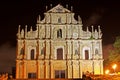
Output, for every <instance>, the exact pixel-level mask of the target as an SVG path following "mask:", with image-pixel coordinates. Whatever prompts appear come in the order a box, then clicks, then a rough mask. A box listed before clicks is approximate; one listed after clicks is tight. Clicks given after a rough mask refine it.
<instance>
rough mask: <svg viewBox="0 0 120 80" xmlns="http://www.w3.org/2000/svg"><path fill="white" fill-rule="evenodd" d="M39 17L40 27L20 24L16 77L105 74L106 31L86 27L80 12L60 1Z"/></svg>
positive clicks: (61, 76) (38, 77) (51, 77)
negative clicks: (103, 39) (104, 39)
mask: <svg viewBox="0 0 120 80" xmlns="http://www.w3.org/2000/svg"><path fill="white" fill-rule="evenodd" d="M44 14H45V17H44V19H43V20H41V18H40V16H39V17H38V19H37V24H36V30H33V29H32V27H31V28H30V30H28V28H27V26H25V30H24V29H21V28H20V26H19V29H18V33H17V37H18V38H17V54H16V79H19V78H22V79H23V78H24V79H28V78H37V79H54V78H81V77H82V75H83V73H85V72H90V73H93V74H95V75H98V74H103V56H102V39H101V38H102V33H101V29H100V26H98V29H94V27H93V26H92V31H89V29H88V28H87V30H86V31H83V29H82V26H83V25H82V21H81V18H80V16H78V20H75V18H74V13H73V12H72V11H70V10H68V9H67V8H64V7H63V6H61V5H60V4H58V5H57V6H55V7H53V8H52V9H50V10H48V11H47V12H46V13H44Z"/></svg>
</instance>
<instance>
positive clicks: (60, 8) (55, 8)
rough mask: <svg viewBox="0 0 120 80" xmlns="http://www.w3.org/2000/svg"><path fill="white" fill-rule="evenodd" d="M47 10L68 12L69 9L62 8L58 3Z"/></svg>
mask: <svg viewBox="0 0 120 80" xmlns="http://www.w3.org/2000/svg"><path fill="white" fill-rule="evenodd" d="M48 12H55V13H60V12H70V10H68V9H66V8H64V7H63V6H62V5H60V4H58V5H57V6H55V7H53V8H52V9H50V10H49V11H48Z"/></svg>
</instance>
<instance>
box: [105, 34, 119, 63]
mask: <svg viewBox="0 0 120 80" xmlns="http://www.w3.org/2000/svg"><path fill="white" fill-rule="evenodd" d="M113 47H114V49H113V50H110V51H109V56H108V61H107V63H108V64H109V63H116V62H120V36H118V37H116V40H115V42H114V44H113Z"/></svg>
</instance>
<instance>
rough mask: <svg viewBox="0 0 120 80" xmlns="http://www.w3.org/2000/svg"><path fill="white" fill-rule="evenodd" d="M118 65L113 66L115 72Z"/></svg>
mask: <svg viewBox="0 0 120 80" xmlns="http://www.w3.org/2000/svg"><path fill="white" fill-rule="evenodd" d="M116 67H117V65H116V64H114V65H113V66H112V68H113V69H114V73H115V69H116Z"/></svg>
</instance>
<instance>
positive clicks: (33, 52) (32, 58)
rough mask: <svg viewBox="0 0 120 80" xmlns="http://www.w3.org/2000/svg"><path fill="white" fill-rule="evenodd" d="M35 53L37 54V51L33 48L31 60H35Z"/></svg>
mask: <svg viewBox="0 0 120 80" xmlns="http://www.w3.org/2000/svg"><path fill="white" fill-rule="evenodd" d="M34 54H35V51H34V49H32V50H31V60H34V59H35V58H34V57H35V55H34Z"/></svg>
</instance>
